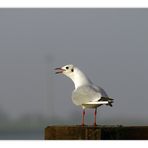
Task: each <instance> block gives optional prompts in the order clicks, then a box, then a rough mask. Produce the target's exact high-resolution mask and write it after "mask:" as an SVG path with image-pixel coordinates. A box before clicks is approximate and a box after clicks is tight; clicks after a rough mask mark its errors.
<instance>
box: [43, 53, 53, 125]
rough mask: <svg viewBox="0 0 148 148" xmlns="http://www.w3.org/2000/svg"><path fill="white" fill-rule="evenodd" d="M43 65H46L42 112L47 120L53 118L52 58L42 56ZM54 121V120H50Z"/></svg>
mask: <svg viewBox="0 0 148 148" xmlns="http://www.w3.org/2000/svg"><path fill="white" fill-rule="evenodd" d="M44 58H45V64H46V67H45V68H46V70H45V72H46V74H45V82H46V91H45V92H46V97H45V98H46V99H44V111H45V117H46V118H47V119H53V118H54V117H55V116H54V114H55V113H54V84H53V80H52V63H53V61H54V60H53V59H54V58H53V56H52V55H51V54H49V53H48V54H46V55H45V56H44ZM52 121H54V120H52ZM50 122H51V121H50Z"/></svg>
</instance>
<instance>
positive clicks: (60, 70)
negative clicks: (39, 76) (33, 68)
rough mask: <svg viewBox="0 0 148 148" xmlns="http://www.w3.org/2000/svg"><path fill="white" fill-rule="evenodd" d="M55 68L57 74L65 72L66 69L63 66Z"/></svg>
mask: <svg viewBox="0 0 148 148" xmlns="http://www.w3.org/2000/svg"><path fill="white" fill-rule="evenodd" d="M54 70H55V71H56V72H55V74H59V73H63V71H65V69H62V68H55V69H54Z"/></svg>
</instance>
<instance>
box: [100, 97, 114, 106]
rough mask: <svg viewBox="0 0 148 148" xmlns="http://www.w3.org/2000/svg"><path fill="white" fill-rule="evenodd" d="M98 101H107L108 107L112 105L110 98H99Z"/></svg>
mask: <svg viewBox="0 0 148 148" xmlns="http://www.w3.org/2000/svg"><path fill="white" fill-rule="evenodd" d="M99 101H108V104H106V105H109V106H111V107H112V106H113V105H112V103H114V99H112V98H108V97H101V99H100V100H99Z"/></svg>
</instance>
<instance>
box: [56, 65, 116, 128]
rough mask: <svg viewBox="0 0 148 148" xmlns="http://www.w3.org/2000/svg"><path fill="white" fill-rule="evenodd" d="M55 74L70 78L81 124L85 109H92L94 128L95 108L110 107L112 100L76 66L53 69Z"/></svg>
mask: <svg viewBox="0 0 148 148" xmlns="http://www.w3.org/2000/svg"><path fill="white" fill-rule="evenodd" d="M54 70H55V74H63V75H65V76H67V77H68V78H70V79H71V80H72V81H73V83H74V86H75V89H74V90H73V92H72V101H73V103H74V104H75V105H76V106H80V107H82V123H81V125H82V126H84V125H85V123H84V120H85V109H87V108H91V109H94V126H96V125H97V124H96V116H97V108H98V107H99V106H101V105H107V106H111V107H112V103H113V102H114V99H112V98H109V97H108V95H107V93H106V92H105V90H104V89H103V88H101V87H100V86H97V85H94V84H93V83H92V81H91V80H90V79H89V78H88V77H87V76H86V75H85V74H84V73H83V72H82V71H81V70H80V69H79V68H78V67H76V66H74V65H73V64H68V65H65V66H62V67H59V68H55V69H54Z"/></svg>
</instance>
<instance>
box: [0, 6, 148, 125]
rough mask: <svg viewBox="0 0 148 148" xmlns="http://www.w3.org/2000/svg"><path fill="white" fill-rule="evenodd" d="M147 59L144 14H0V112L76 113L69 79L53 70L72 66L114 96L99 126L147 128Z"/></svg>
mask: <svg viewBox="0 0 148 148" xmlns="http://www.w3.org/2000/svg"><path fill="white" fill-rule="evenodd" d="M147 56H148V9H0V100H1V101H0V107H1V108H3V109H4V110H5V111H6V112H7V113H8V114H10V115H11V116H12V117H18V116H21V115H23V114H45V115H47V116H52V115H53V116H55V117H57V118H58V117H59V118H63V119H64V118H65V119H67V118H69V119H71V120H72V115H73V114H76V115H78V116H81V109H80V108H79V107H76V106H75V105H73V103H72V101H71V92H72V90H73V88H74V86H73V84H72V82H71V80H70V79H68V78H66V77H64V76H56V75H54V72H53V68H54V67H57V66H62V65H65V64H74V65H76V66H78V67H79V68H80V69H82V70H83V71H84V73H86V74H87V75H88V77H89V78H90V79H91V80H92V81H93V82H94V83H95V84H96V85H100V86H101V87H103V88H104V89H105V90H106V91H107V93H108V94H109V95H110V96H111V97H112V98H115V103H114V107H113V108H110V107H106V106H104V107H102V108H100V116H99V115H98V121H100V123H102V124H103V123H112V124H122V123H123V124H136V123H137V124H147V123H148V119H147V118H146V117H147V113H148V109H147V104H148V98H147V89H148V78H147V75H148V68H147V63H148V58H147ZM87 112H88V114H89V116H91V114H92V115H93V112H92V111H90V110H88V111H87ZM90 112H91V113H90Z"/></svg>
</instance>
